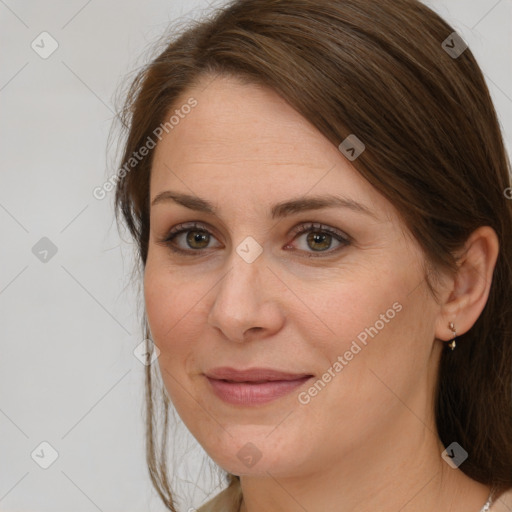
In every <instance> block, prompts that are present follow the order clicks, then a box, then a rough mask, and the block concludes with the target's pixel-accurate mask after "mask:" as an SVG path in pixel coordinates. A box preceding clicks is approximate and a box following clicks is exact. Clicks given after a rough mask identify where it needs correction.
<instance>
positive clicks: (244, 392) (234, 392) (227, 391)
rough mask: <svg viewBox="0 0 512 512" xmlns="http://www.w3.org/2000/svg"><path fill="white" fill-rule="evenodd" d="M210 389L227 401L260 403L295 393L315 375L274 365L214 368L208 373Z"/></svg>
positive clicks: (232, 402) (233, 403)
mask: <svg viewBox="0 0 512 512" xmlns="http://www.w3.org/2000/svg"><path fill="white" fill-rule="evenodd" d="M205 377H206V378H207V380H208V382H209V386H210V390H211V391H213V393H214V394H215V395H216V396H217V397H218V398H220V399H221V400H223V401H224V402H226V403H228V404H231V405H237V406H243V407H248V406H257V405H262V404H266V403H268V402H272V401H274V400H277V399H278V398H281V397H284V396H285V395H288V394H290V393H292V392H293V391H294V390H296V389H297V388H298V387H299V386H302V385H303V384H304V383H305V382H307V381H308V380H309V379H310V378H311V377H313V375H311V374H306V373H288V372H283V371H280V370H274V369H271V368H251V369H248V370H236V369H234V368H227V367H224V368H214V369H213V370H209V371H208V372H205Z"/></svg>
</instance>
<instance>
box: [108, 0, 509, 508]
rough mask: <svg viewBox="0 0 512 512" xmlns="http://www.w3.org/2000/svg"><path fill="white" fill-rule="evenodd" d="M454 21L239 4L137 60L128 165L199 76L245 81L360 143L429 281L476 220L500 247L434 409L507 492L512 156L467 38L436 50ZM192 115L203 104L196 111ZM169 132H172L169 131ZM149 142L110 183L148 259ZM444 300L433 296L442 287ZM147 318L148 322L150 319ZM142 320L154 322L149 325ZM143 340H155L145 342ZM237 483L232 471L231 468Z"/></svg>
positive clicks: (334, 136)
mask: <svg viewBox="0 0 512 512" xmlns="http://www.w3.org/2000/svg"><path fill="white" fill-rule="evenodd" d="M453 32H454V29H453V28H452V27H451V26H450V25H449V24H448V23H447V22H446V21H445V20H443V19H442V18H441V17H440V16H439V15H438V14H436V13H435V12H434V11H433V10H431V9H430V8H428V7H427V6H425V5H424V4H422V3H420V2H419V1H417V0H393V1H384V2H383V1H382V0H321V1H319V0H237V1H232V2H230V3H229V4H227V5H225V6H224V7H223V8H221V9H217V10H215V11H214V12H213V14H212V15H211V16H208V17H204V19H202V20H201V21H197V22H194V23H192V24H191V25H190V26H188V27H186V29H184V30H183V31H181V32H179V33H177V34H175V36H174V37H172V38H171V40H170V41H169V40H167V41H166V46H165V49H164V50H163V51H161V53H160V54H159V55H158V56H157V57H156V58H154V59H153V60H152V61H151V62H150V63H149V64H147V65H145V66H144V67H143V68H142V69H141V70H139V71H138V73H137V76H136V78H135V80H133V81H132V82H131V85H130V87H129V90H128V93H127V95H126V98H125V102H124V105H123V109H122V111H121V115H120V119H121V120H122V122H123V124H124V125H125V128H126V131H127V136H126V139H125V141H124V143H123V156H122V160H121V167H123V166H125V165H126V163H127V162H128V161H129V159H130V158H131V157H132V155H133V153H134V152H136V151H137V150H138V149H139V148H140V147H142V146H143V145H144V144H145V142H146V141H147V140H149V139H148V137H150V138H151V136H152V134H153V133H154V130H155V128H156V127H158V126H159V125H161V124H162V123H163V122H164V121H165V120H166V119H167V117H166V116H168V115H169V112H171V111H172V108H175V107H176V106H178V104H177V102H178V100H180V98H183V97H185V96H184V95H186V94H187V93H188V92H189V91H190V89H191V88H192V87H194V86H195V85H198V84H199V83H201V82H200V80H203V79H205V78H212V79H213V78H214V77H216V76H230V77H235V78H239V79H240V80H242V82H243V83H250V84H255V85H263V86H266V87H269V88H271V89H272V90H274V91H276V92H277V93H278V94H279V95H280V96H281V97H282V98H283V99H284V100H285V101H286V102H288V103H289V104H290V105H291V106H292V107H293V108H294V109H295V110H296V111H298V112H299V113H300V114H301V115H302V116H303V117H304V118H306V119H307V120H308V121H310V122H311V123H312V124H313V125H314V126H315V127H316V128H317V129H318V130H319V131H320V132H321V133H322V134H323V135H324V136H325V137H326V138H327V139H328V140H330V141H331V142H332V143H333V144H335V145H336V146H338V145H339V144H340V143H341V142H342V141H343V140H344V139H345V138H346V137H348V136H349V135H350V134H355V135H356V136H357V137H358V138H359V139H360V140H361V141H363V143H364V144H365V148H366V149H365V150H364V151H363V152H362V153H361V154H360V155H359V157H358V158H357V159H356V160H354V161H353V162H352V165H353V167H354V168H355V169H356V170H357V172H359V173H360V175H361V176H363V177H364V178H365V179H366V180H367V181H368V182H369V183H370V184H371V185H373V186H374V187H375V189H377V190H378V191H379V192H380V193H381V194H382V195H383V196H384V197H385V198H387V199H388V200H389V201H390V202H391V203H392V204H393V205H394V207H395V208H396V209H397V211H398V212H399V215H400V218H401V219H402V220H403V222H404V224H405V225H406V226H407V228H408V229H409V230H410V232H411V234H412V236H413V237H414V239H415V240H416V241H417V243H418V244H419V246H420V247H421V248H422V250H423V252H424V255H425V262H426V263H425V265H426V267H425V268H427V267H428V268H429V270H428V271H426V275H425V278H426V282H427V283H428V285H429V288H430V291H431V292H432V293H433V295H434V297H435V287H434V286H433V284H432V282H431V278H434V277H435V276H436V275H438V272H439V271H441V270H443V271H446V272H456V270H457V263H458V261H457V257H456V256H455V255H456V253H457V251H458V250H460V249H461V248H463V247H464V243H465V241H466V240H467V239H468V237H469V235H470V234H471V233H472V232H473V231H474V230H475V229H477V228H478V227H480V226H490V227H492V228H493V229H494V231H495V232H496V234H497V236H498V240H499V244H500V250H499V255H498V259H497V262H496V266H495V268H494V273H493V278H492V283H491V288H490V294H489V297H488V300H487V303H486V305H485V308H484V309H483V311H482V313H481V315H480V316H479V318H478V319H477V321H476V322H475V324H474V326H473V327H472V328H471V329H470V330H469V331H468V332H466V333H465V334H463V335H460V336H459V337H458V341H459V343H458V344H457V350H455V351H454V352H451V351H449V350H445V351H443V353H442V355H441V360H440V364H439V372H438V380H437V384H436V388H435V389H434V390H433V393H434V394H435V395H434V396H435V418H436V425H437V429H438V433H439V437H440V439H441V441H442V442H443V444H444V445H445V446H448V445H449V444H450V443H452V442H453V441H457V442H458V443H459V444H460V445H462V447H464V448H465V450H466V451H467V452H468V453H469V457H468V458H467V459H466V461H465V462H463V463H462V465H461V466H460V469H461V470H462V471H463V472H464V473H465V474H466V475H468V476H469V477H471V478H472V479H474V480H476V481H478V482H481V483H484V484H487V485H491V486H494V487H497V488H504V489H507V488H509V487H512V338H511V336H512V300H510V299H511V290H512V268H511V261H512V236H511V235H512V202H511V201H509V200H507V199H506V197H505V194H504V192H505V189H507V188H508V187H510V174H511V167H510V160H509V158H508V155H507V153H506V151H505V147H504V143H503V138H502V134H501V131H500V126H499V123H498V119H497V114H496V111H495V109H494V106H493V103H492V99H491V97H490V94H489V90H488V88H487V86H486V83H485V80H484V77H483V74H482V71H481V69H480V68H479V66H478V64H477V62H476V60H475V58H474V56H473V54H472V52H471V50H470V49H469V48H467V49H465V51H463V52H462V53H461V54H460V55H459V56H458V57H452V56H451V55H449V54H448V53H447V51H445V49H444V48H443V46H442V43H443V41H445V40H446V39H447V38H448V37H449V36H450V35H452V34H453ZM191 115H193V113H192V114H191ZM166 131H168V130H166ZM153 154H154V152H150V153H149V154H148V155H147V156H146V157H145V158H143V159H142V160H141V161H140V162H139V163H137V165H136V166H135V167H134V168H133V169H132V170H130V171H129V172H127V173H126V172H125V173H122V176H120V177H119V179H118V181H117V185H116V192H115V212H116V220H117V221H118V222H119V219H118V214H119V213H122V215H123V218H124V221H125V222H126V225H127V226H128V228H129V230H130V233H131V235H132V237H133V238H134V240H135V242H136V249H137V262H138V264H139V265H140V269H142V270H143V269H144V268H145V265H146V258H147V254H148V241H149V221H150V217H149V190H150V188H149V185H150V176H151V165H152V155H153ZM436 300H437V299H436ZM145 322H146V324H145V325H146V329H147V321H146V320H145ZM146 332H147V331H146ZM147 337H148V336H146V338H147ZM154 394H155V392H154V390H153V389H152V380H151V368H150V366H149V365H148V366H147V368H146V405H147V414H146V429H147V430H146V432H147V435H146V457H147V463H148V468H149V473H150V477H151V480H152V483H153V485H154V486H155V489H156V490H157V492H158V493H159V495H160V497H161V498H162V500H163V501H164V503H165V504H166V506H167V507H168V508H169V509H170V510H173V511H175V510H176V509H175V505H174V502H173V496H172V494H173V493H172V492H171V489H170V488H169V483H168V475H167V465H166V462H165V457H166V454H165V446H166V444H165V440H166V437H165V436H166V435H167V410H168V406H169V401H168V400H167V399H166V397H165V393H163V392H162V394H161V396H162V397H163V398H164V400H163V402H164V432H163V433H162V439H163V446H164V449H163V450H159V449H158V448H157V445H156V443H155V439H156V435H157V431H156V428H155V426H156V418H157V409H156V407H155V406H154V403H153V399H154ZM226 476H227V481H228V483H229V484H230V485H232V484H234V483H235V482H236V481H237V480H238V477H237V476H235V475H232V474H230V473H227V474H226Z"/></svg>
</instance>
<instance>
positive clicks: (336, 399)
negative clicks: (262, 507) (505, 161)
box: [144, 77, 439, 476]
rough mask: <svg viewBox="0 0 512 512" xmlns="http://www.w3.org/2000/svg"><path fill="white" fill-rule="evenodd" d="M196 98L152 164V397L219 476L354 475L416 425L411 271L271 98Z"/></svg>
mask: <svg viewBox="0 0 512 512" xmlns="http://www.w3.org/2000/svg"><path fill="white" fill-rule="evenodd" d="M207 83H208V82H204V83H203V85H202V86H198V87H196V88H194V89H190V90H189V91H187V93H186V94H184V95H183V97H182V99H181V100H180V101H181V102H180V103H179V104H178V105H177V107H176V108H179V106H180V105H182V104H186V103H187V99H188V98H190V97H194V98H195V99H196V101H197V105H196V106H195V107H194V108H193V109H192V110H191V111H190V113H189V114H188V115H186V116H183V118H182V119H181V120H180V121H179V124H177V125H176V126H174V127H173V129H172V130H170V131H169V133H167V134H165V135H164V137H163V138H162V140H161V142H159V143H158V145H157V147H156V148H155V150H154V151H155V155H154V164H153V168H152V175H151V187H150V201H151V202H153V201H154V200H155V198H156V197H157V196H160V199H159V200H157V201H156V202H155V204H153V205H152V206H151V215H150V224H151V229H150V240H149V252H148V257H147V263H146V267H145V275H144V294H145V303H146V312H147V318H148V323H149V327H150V331H151V335H152V339H153V340H154V342H155V344H156V345H157V346H158V348H159V349H160V356H159V358H158V364H159V367H160V371H161V373H162V377H163V381H164V384H165V387H166V390H167V392H168V394H169V396H170V398H171V400H172V402H173V404H174V406H175V408H176V410H177V412H178V413H179V415H180V417H181V418H182V420H183V421H184V423H185V424H186V426H187V428H188V429H189V430H190V431H191V433H192V434H193V435H194V436H195V438H196V439H197V440H198V441H199V443H200V444H201V445H202V446H203V448H204V449H205V450H206V452H207V453H208V454H209V455H210V456H211V457H212V458H213V459H214V460H215V462H217V464H219V465H220V466H221V467H223V468H224V469H225V470H227V471H230V472H232V473H234V474H238V475H255V476H256V475H265V474H266V472H267V471H269V472H270V473H271V474H272V475H274V476H292V475H298V474H304V473H306V472H312V471H320V470H325V468H326V467H334V465H335V464H337V463H338V461H349V460H350V461H352V463H353V464H358V461H359V460H360V459H361V455H362V452H363V451H364V452H365V453H366V452H367V453H369V454H371V453H373V452H372V450H379V449H382V446H383V444H382V443H383V439H389V435H401V434H400V433H401V432H403V429H404V428H405V429H408V432H411V431H412V430H414V429H417V430H418V431H420V430H421V429H422V428H424V425H423V424H422V423H421V422H419V421H418V419H417V417H416V416H415V415H417V416H419V417H421V418H424V419H425V422H428V421H429V413H430V410H431V408H432V392H433V391H432V390H433V387H434V382H435V375H436V370H437V368H436V363H437V360H438V356H439V352H438V350H437V349H436V347H437V345H435V344H434V337H435V336H434V330H435V329H434V323H435V318H436V315H437V314H438V313H439V308H438V306H437V304H436V303H435V301H434V300H433V298H432V297H431V295H430V294H429V292H428V289H427V285H426V282H425V279H424V270H423V268H424V267H423V261H424V257H423V254H422V252H421V251H420V249H419V248H418V246H417V245H416V244H415V242H414V241H413V240H412V239H411V237H410V236H409V234H408V232H407V230H406V228H405V227H404V225H403V223H402V222H401V220H400V218H399V217H398V214H397V212H396V210H395V209H394V207H393V206H392V205H391V204H390V203H389V202H388V201H387V200H386V199H385V198H384V197H383V196H381V195H380V194H379V193H378V192H377V191H376V190H375V189H374V188H373V187H372V186H371V185H370V184H369V183H368V182H367V181H365V180H364V179H363V178H362V177H361V176H360V175H359V174H358V173H357V172H356V171H355V169H354V168H353V167H352V165H351V163H350V161H348V160H347V159H346V158H345V156H344V155H343V154H342V153H341V152H340V151H339V150H338V148H337V147H336V146H334V145H333V144H331V143H330V142H329V141H328V140H327V139H326V138H325V137H324V136H323V135H321V134H320V133H319V132H318V131H317V130H316V129H315V128H314V127H313V126H312V125H310V124H309V123H308V122H307V121H306V120H305V119H304V118H303V117H301V116H300V115H299V114H298V113H297V112H296V111H294V110H293V109H292V108H291V107H290V106H289V105H288V104H287V103H286V102H285V101H284V100H283V99H281V98H280V97H279V96H278V95H277V94H276V93H274V92H273V91H271V90H267V89H265V88H262V87H259V86H256V85H242V84H240V83H239V82H237V81H236V80H235V79H233V78H226V77H222V78H221V77H218V78H216V79H215V80H214V81H213V82H211V83H209V85H208V86H207V87H206V88H205V86H206V85H207ZM340 142H341V141H340ZM165 192H170V193H172V194H173V197H174V199H172V198H171V194H169V193H168V194H163V193H165ZM161 194H163V195H161ZM179 194H186V195H191V196H195V197H196V198H200V199H201V200H203V201H205V202H208V203H209V209H208V208H206V203H204V202H201V201H198V200H196V201H192V200H190V199H189V200H188V201H184V200H183V196H178V195H179ZM313 198H314V199H315V200H316V202H309V203H308V201H311V200H312V199H313ZM336 198H337V199H338V201H337V202H336V203H333V204H331V205H330V206H329V205H327V206H322V205H321V203H322V202H324V201H329V200H334V199H336ZM284 203H290V204H288V205H287V206H286V205H284ZM301 230H302V231H301ZM226 367H228V368H231V369H233V370H238V371H245V370H252V369H267V370H268V372H262V371H255V372H252V373H250V372H249V373H245V374H244V373H239V374H236V373H224V374H222V373H216V370H218V369H219V368H226ZM272 372H274V373H272ZM276 372H284V373H285V374H286V375H281V374H279V373H276ZM212 377H216V378H212ZM241 381H243V382H241ZM397 397H399V398H400V399H398V398H397ZM404 403H406V404H407V407H405V406H404ZM411 410H413V411H414V412H415V415H413V414H411V412H410V411H411ZM411 429H412V430H411ZM362 447H364V450H363V448H362ZM363 459H364V457H363ZM352 467H354V466H352ZM338 475H339V472H338Z"/></svg>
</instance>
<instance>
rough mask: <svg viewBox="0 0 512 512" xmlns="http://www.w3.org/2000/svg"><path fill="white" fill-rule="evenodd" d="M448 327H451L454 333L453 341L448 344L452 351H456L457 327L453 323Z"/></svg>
mask: <svg viewBox="0 0 512 512" xmlns="http://www.w3.org/2000/svg"><path fill="white" fill-rule="evenodd" d="M448 325H449V327H450V329H451V331H452V332H453V340H452V341H451V342H450V343H448V346H449V347H450V348H451V349H452V350H455V347H456V345H457V343H455V338H456V337H457V331H456V330H455V326H454V325H453V322H450V323H449V324H448Z"/></svg>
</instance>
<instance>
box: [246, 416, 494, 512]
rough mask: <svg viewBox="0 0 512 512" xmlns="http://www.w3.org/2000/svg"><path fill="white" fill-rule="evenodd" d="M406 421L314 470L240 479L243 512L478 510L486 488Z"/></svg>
mask: <svg viewBox="0 0 512 512" xmlns="http://www.w3.org/2000/svg"><path fill="white" fill-rule="evenodd" d="M404 418H405V421H402V422H397V424H400V425H401V426H400V428H394V429H391V431H388V432H386V433H384V434H383V435H382V436H380V437H379V438H378V439H376V438H375V437H374V436H372V437H371V438H370V437H369V438H368V439H366V441H363V442H361V444H360V445H359V446H355V447H354V448H353V449H351V450H350V451H348V452H346V453H344V454H343V457H337V458H336V459H337V460H336V459H334V457H333V458H332V460H328V461H327V463H326V462H324V463H323V465H322V467H320V468H315V470H312V469H311V468H310V469H309V470H308V471H306V470H304V471H300V470H295V473H294V474H293V475H290V474H288V475H272V474H271V473H270V472H268V473H267V476H241V477H240V482H241V487H242V493H243V504H242V507H241V509H240V510H241V512H263V511H265V512H277V511H286V512H304V511H305V510H307V511H308V512H353V511H355V510H357V511H358V512H370V511H371V512H374V511H375V510H379V511H382V512H396V511H398V510H400V512H434V511H436V512H439V511H446V510H450V511H451V512H480V509H481V508H482V506H483V505H484V503H485V502H486V501H487V499H488V496H489V493H490V488H489V487H488V486H485V485H483V484H480V483H478V482H476V481H474V480H472V479H470V478H469V477H468V476H466V475H465V474H464V473H463V472H462V471H460V470H459V469H452V468H451V467H450V466H449V465H448V464H447V463H446V462H445V461H444V460H443V459H442V458H441V453H442V452H443V450H444V447H443V445H442V443H441V442H440V441H439V438H438V436H437V433H436V432H435V430H434V429H432V428H431V427H429V426H427V425H424V424H423V423H422V422H421V421H420V420H419V419H418V417H416V416H415V415H414V414H411V411H410V410H408V409H405V408H404ZM404 429H405V430H404ZM404 432H407V435H404ZM413 432H414V435H413V434H412V433H413ZM333 452H334V450H333ZM339 459H341V460H339Z"/></svg>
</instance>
